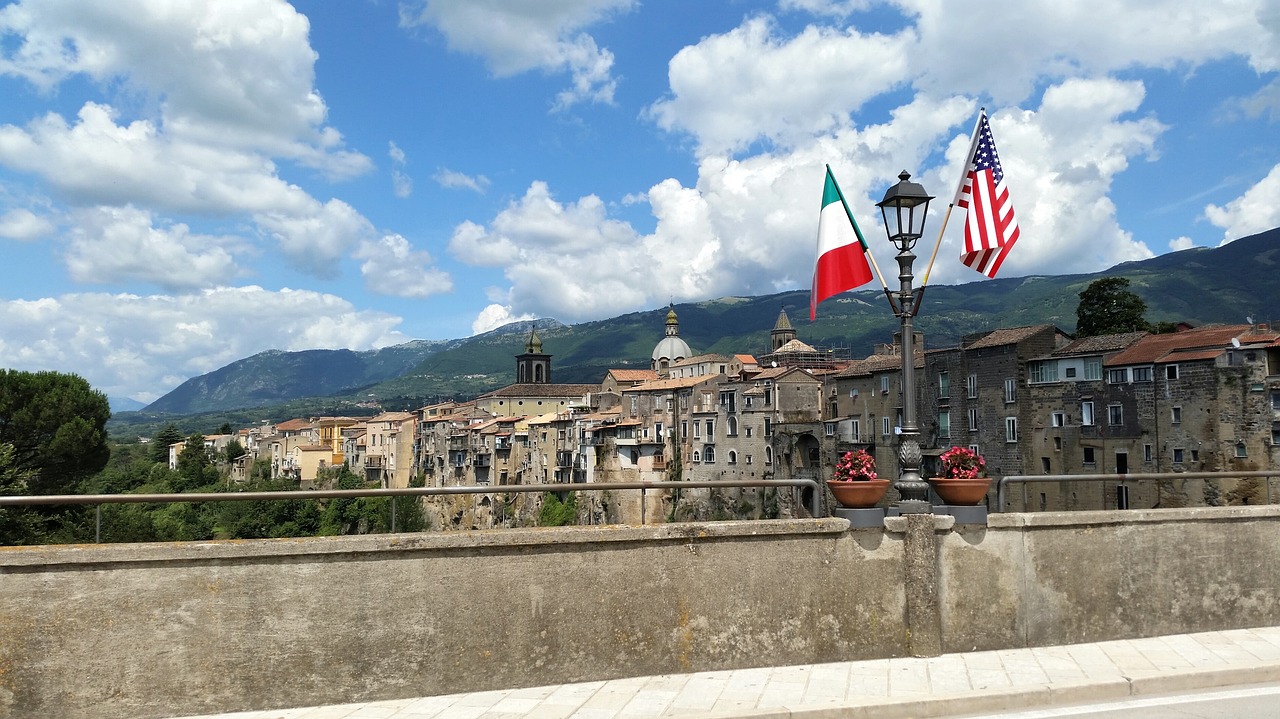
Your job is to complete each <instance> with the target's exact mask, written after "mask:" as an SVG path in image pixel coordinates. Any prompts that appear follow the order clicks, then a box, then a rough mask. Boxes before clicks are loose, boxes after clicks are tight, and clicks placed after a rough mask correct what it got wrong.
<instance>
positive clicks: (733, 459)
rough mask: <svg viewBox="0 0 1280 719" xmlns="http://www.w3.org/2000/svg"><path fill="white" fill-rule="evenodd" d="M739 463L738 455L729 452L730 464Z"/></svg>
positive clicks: (731, 451)
mask: <svg viewBox="0 0 1280 719" xmlns="http://www.w3.org/2000/svg"><path fill="white" fill-rule="evenodd" d="M737 463H738V453H737V452H735V451H733V450H732V449H731V450H729V464H737Z"/></svg>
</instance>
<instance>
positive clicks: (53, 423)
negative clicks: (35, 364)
mask: <svg viewBox="0 0 1280 719" xmlns="http://www.w3.org/2000/svg"><path fill="white" fill-rule="evenodd" d="M110 416H111V408H110V407H109V406H108V404H107V397H106V395H104V394H103V393H101V392H98V391H96V390H94V389H93V387H91V386H90V385H89V383H88V382H86V381H85V380H84V379H83V378H81V377H78V376H76V375H73V374H62V373H60V372H20V371H18V370H0V444H9V445H12V447H13V455H12V459H11V460H10V466H11V467H12V468H13V470H14V471H16V472H19V473H22V474H23V475H24V483H25V485H26V489H27V492H28V493H30V494H71V493H73V492H75V491H76V489H77V485H79V484H80V482H81V481H82V480H83V479H85V478H87V477H89V476H91V475H93V474H94V473H96V472H98V471H99V470H101V469H102V468H103V467H104V466H106V464H107V459H108V458H109V457H110V456H111V449H110V447H108V446H107V431H106V424H107V419H108V418H109V417H110Z"/></svg>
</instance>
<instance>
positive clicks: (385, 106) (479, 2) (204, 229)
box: [0, 0, 1280, 402]
mask: <svg viewBox="0 0 1280 719" xmlns="http://www.w3.org/2000/svg"><path fill="white" fill-rule="evenodd" d="M974 5H977V6H979V8H977V9H975V7H972V6H974ZM1278 71H1280V6H1277V5H1276V4H1275V3H1274V2H1269V0H1238V1H1237V2H1234V3H1232V5H1231V7H1230V11H1229V12H1224V11H1223V8H1221V7H1219V6H1216V5H1214V4H1211V3H1210V4H1205V3H1188V2H1185V0H1177V1H1172V2H1162V1H1160V0H1123V1H1119V2H1117V1H1115V0H1107V1H1106V2H1103V1H1101V0H1081V1H1079V2H1072V3H1062V2H1057V1H1054V2H1049V1H1048V0H1026V1H1019V0H1007V1H1004V2H985V3H980V4H974V3H938V2H924V1H923V0H904V1H900V2H877V1H875V0H845V1H843V2H819V1H818V0H777V1H775V2H755V1H751V0H727V1H725V2H711V1H708V2H696V3H690V2H687V0H645V1H644V2H637V1H634V0H540V1H538V2H532V1H528V2H515V1H514V0H450V1H448V2H444V1H441V0H413V1H411V2H409V1H406V2H400V3H396V2H391V1H390V0H383V1H373V0H371V1H369V2H358V1H352V2H333V1H327V2H321V1H312V2H303V1H301V0H300V1H299V2H297V3H295V4H293V5H290V4H287V3H285V2H280V1H278V0H235V1H232V0H220V1H219V2H216V3H209V2H202V1H201V2H177V1H169V0H114V1H113V2H111V3H92V4H85V3H82V2H78V1H76V0H21V1H20V2H12V3H8V4H4V5H0V97H3V98H4V102H3V103H0V252H2V253H3V254H2V255H0V256H3V257H4V258H5V263H4V264H5V272H4V275H3V277H4V282H3V283H2V284H0V304H3V307H0V366H7V367H13V368H18V369H27V370H37V369H54V370H59V371H65V372H76V373H78V374H80V375H82V376H84V377H86V378H87V379H89V380H90V382H92V383H93V384H94V386H95V387H97V388H99V389H102V390H103V391H105V392H107V393H108V394H110V395H112V396H115V397H129V398H132V399H135V400H139V401H144V402H145V401H149V400H151V399H154V398H155V397H158V396H160V395H162V394H164V393H165V392H167V391H169V390H170V389H172V388H173V387H174V386H176V385H177V384H179V383H180V382H182V381H183V380H185V379H187V378H188V377H191V376H194V375H198V374H201V373H204V372H208V371H211V370H213V369H216V368H218V367H221V366H223V365H225V364H227V363H229V362H232V361H234V360H236V359H240V358H242V357H246V356H249V355H251V354H254V353H256V352H259V351H262V350H265V349H272V348H275V349H285V350H300V349H309V348H338V347H348V348H352V349H368V348H371V347H377V346H385V345H388V344H395V343H398V342H404V341H407V340H410V339H446V338H456V337H464V336H468V335H470V334H473V333H475V332H481V331H485V330H488V329H492V328H494V327H497V326H500V325H501V324H503V323H505V322H508V321H512V320H516V319H525V318H530V317H554V318H556V319H559V320H561V321H563V322H569V323H572V322H581V321H586V320H592V319H600V318H604V317H610V316H614V315H617V314H621V313H625V312H630V311H635V310H642V309H650V308H654V307H660V306H662V305H665V304H666V303H668V302H670V301H674V302H686V301H698V300H704V299H711V298H715V297H722V296H728V295H756V294H765V293H771V292H777V291H781V290H785V289H793V288H800V287H807V286H808V284H809V281H810V276H811V274H812V268H813V263H814V252H815V249H814V248H815V239H816V232H817V219H818V205H819V203H820V198H821V188H822V181H823V165H824V164H827V163H829V164H830V165H831V166H832V168H833V170H834V172H835V174H836V177H837V179H838V180H839V181H840V183H841V187H842V188H843V190H844V192H845V194H846V196H847V197H848V198H849V201H850V203H851V205H852V206H853V211H854V213H855V215H856V216H857V217H859V218H860V221H861V224H862V225H863V229H864V231H866V232H867V235H868V239H869V241H870V242H871V243H872V252H873V253H874V254H875V256H876V258H877V259H878V260H879V262H880V264H881V265H882V266H887V265H888V264H889V263H890V262H891V258H892V254H891V252H890V251H889V248H888V245H887V243H886V242H884V241H883V234H882V233H881V232H880V230H879V223H878V221H877V214H876V212H875V208H874V203H875V201H877V200H878V199H879V198H880V197H882V196H883V193H884V190H885V189H886V188H887V187H888V186H889V185H890V184H892V183H893V182H894V181H895V178H896V176H897V174H898V172H899V171H901V170H902V169H907V170H908V171H910V172H911V173H912V174H913V175H914V177H915V179H917V180H918V181H920V182H922V183H923V184H924V185H925V187H926V188H927V189H928V190H929V191H930V192H931V193H932V194H934V195H937V196H938V197H939V198H942V201H940V202H936V203H935V207H936V208H937V209H935V210H934V211H933V213H932V215H931V218H932V219H931V224H932V226H933V228H934V230H933V231H934V232H936V230H937V227H938V222H939V221H940V219H941V216H942V214H943V210H944V209H945V202H946V201H947V200H949V199H950V197H951V195H952V194H953V193H954V191H955V185H956V182H957V181H958V180H959V176H960V164H961V162H962V159H963V155H964V151H965V150H966V149H967V146H968V136H969V133H970V131H971V129H972V127H973V123H974V119H975V117H976V114H977V111H978V108H979V107H986V108H987V112H988V114H989V115H990V117H991V124H992V130H993V133H994V135H995V139H996V143H997V145H998V147H999V150H1000V155H1001V159H1002V161H1003V164H1004V168H1005V173H1006V183H1007V184H1008V186H1009V190H1010V193H1011V196H1012V201H1013V204H1014V207H1015V208H1016V211H1017V214H1018V219H1019V223H1020V225H1021V228H1022V235H1021V239H1020V240H1019V243H1018V246H1017V248H1016V249H1015V251H1014V252H1013V253H1012V254H1011V255H1010V257H1009V259H1008V260H1007V262H1006V263H1005V265H1004V267H1003V268H1002V270H1001V273H1000V276H1001V277H1018V276H1024V275H1033V274H1059V273H1072V272H1091V271H1097V270H1101V269H1105V268H1107V267H1110V266H1112V265H1114V264H1116V263H1119V262H1123V261H1126V260H1132V259H1141V258H1145V257H1151V256H1154V255H1159V254H1163V253H1166V252H1170V251H1173V250H1177V249H1183V248H1187V247H1192V246H1204V247H1211V246H1217V245H1219V244H1222V243H1224V242H1229V241H1231V240H1233V239H1236V238H1239V237H1243V236H1247V235H1250V234H1253V233H1256V232H1259V231H1262V230H1266V229H1270V228H1273V227H1276V226H1280V140H1277V138H1280V128H1278V127H1277V119H1280V72H1278ZM939 205H940V206H939ZM950 224H951V226H950V227H949V228H948V230H947V232H946V235H945V237H944V240H943V247H942V251H941V252H940V254H939V261H938V264H937V266H935V268H934V270H933V274H932V275H931V281H932V282H941V283H955V282H971V281H978V280H982V279H983V278H982V276H981V275H979V274H977V273H976V272H974V271H973V270H970V269H968V268H965V267H964V266H962V265H961V264H960V263H959V261H958V259H957V257H958V254H959V246H960V245H959V242H960V232H961V231H962V227H963V223H962V222H960V221H958V217H956V216H954V215H953V218H952V221H951V223H950ZM927 244H930V245H931V241H930V242H929V243H927ZM921 254H924V253H923V252H922V253H921ZM1255 309H1256V308H1255ZM797 319H800V318H797Z"/></svg>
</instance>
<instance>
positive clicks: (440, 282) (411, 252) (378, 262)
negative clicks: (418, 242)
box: [354, 235, 453, 298]
mask: <svg viewBox="0 0 1280 719" xmlns="http://www.w3.org/2000/svg"><path fill="white" fill-rule="evenodd" d="M354 256H355V258H356V259H357V260H364V263H363V264H361V265H360V274H362V275H363V276H364V282H365V286H366V287H368V288H369V290H370V291H372V292H376V293H377V294H380V295H390V296H393V297H419V298H421V297H430V296H431V295H435V294H440V293H443V292H449V291H450V290H452V289H453V280H451V279H450V278H449V273H447V272H444V271H443V270H440V269H437V268H435V267H432V266H431V255H430V254H429V253H427V252H424V251H422V250H415V249H413V246H412V245H410V244H409V241H408V240H407V239H405V238H404V237H401V236H400V235H386V236H384V237H383V238H382V239H380V240H378V241H377V242H373V241H365V242H363V243H362V244H361V245H360V247H359V249H357V250H356V251H355V253H354Z"/></svg>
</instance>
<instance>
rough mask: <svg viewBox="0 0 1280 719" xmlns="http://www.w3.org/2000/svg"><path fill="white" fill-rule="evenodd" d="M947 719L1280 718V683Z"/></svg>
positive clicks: (948, 718) (955, 716)
mask: <svg viewBox="0 0 1280 719" xmlns="http://www.w3.org/2000/svg"><path fill="white" fill-rule="evenodd" d="M945 719H1280V684H1262V685H1253V686H1245V687H1233V688H1230V689H1206V690H1203V691H1197V692H1191V693H1187V694H1176V695H1169V696H1159V697H1139V698H1132V699H1125V700H1123V701H1111V702H1102V703H1098V704H1087V705H1076V706H1069V707H1052V708H1048V709H1034V710H1028V711H1013V712H1006V713H1003V714H963V715H959V714H958V715H954V716H951V717H946V718H945Z"/></svg>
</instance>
